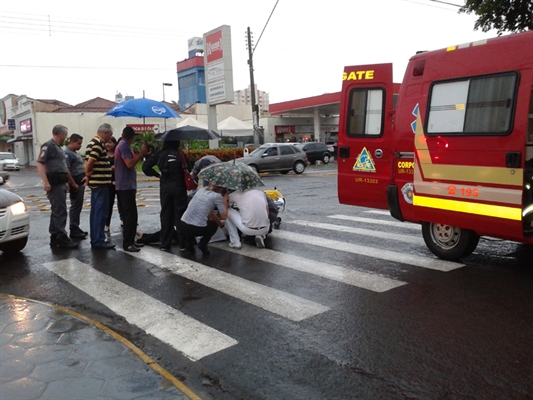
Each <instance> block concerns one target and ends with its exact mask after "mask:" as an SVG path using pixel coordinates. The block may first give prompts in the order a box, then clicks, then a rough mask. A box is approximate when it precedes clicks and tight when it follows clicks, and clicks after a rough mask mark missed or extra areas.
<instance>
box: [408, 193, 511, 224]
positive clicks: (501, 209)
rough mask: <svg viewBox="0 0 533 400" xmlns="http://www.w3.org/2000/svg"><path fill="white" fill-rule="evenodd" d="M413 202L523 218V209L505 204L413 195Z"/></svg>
mask: <svg viewBox="0 0 533 400" xmlns="http://www.w3.org/2000/svg"><path fill="white" fill-rule="evenodd" d="M413 204H414V205H415V206H419V207H428V208H436V209H439V210H448V211H456V212H462V213H466V214H476V215H485V216H487V217H495V218H504V219H511V220H515V221H521V220H522V209H521V208H514V207H505V206H494V205H490V204H480V203H470V202H468V201H459V200H448V199H437V198H434V197H425V196H418V195H414V196H413Z"/></svg>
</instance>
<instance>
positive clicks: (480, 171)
mask: <svg viewBox="0 0 533 400" xmlns="http://www.w3.org/2000/svg"><path fill="white" fill-rule="evenodd" d="M420 168H421V169H422V173H423V174H424V179H425V180H440V181H442V180H446V181H457V182H468V183H470V184H472V185H480V184H483V183H488V184H493V185H509V186H516V187H519V188H522V185H523V182H524V170H523V169H521V168H515V169H512V168H503V167H480V166H470V165H449V164H426V163H420Z"/></svg>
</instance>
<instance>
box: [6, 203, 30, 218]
mask: <svg viewBox="0 0 533 400" xmlns="http://www.w3.org/2000/svg"><path fill="white" fill-rule="evenodd" d="M9 209H10V210H11V214H13V215H20V214H24V213H25V212H27V211H28V209H27V208H26V204H24V202H22V201H19V202H18V203H15V204H12V205H11V206H9Z"/></svg>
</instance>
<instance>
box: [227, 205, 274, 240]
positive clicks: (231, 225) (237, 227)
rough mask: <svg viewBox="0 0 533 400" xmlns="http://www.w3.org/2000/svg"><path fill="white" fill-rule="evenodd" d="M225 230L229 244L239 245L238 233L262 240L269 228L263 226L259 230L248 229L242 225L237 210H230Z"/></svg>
mask: <svg viewBox="0 0 533 400" xmlns="http://www.w3.org/2000/svg"><path fill="white" fill-rule="evenodd" d="M226 228H227V230H228V234H229V241H230V242H231V243H240V242H241V239H240V238H239V231H241V232H242V233H243V234H244V235H247V236H263V238H264V237H265V236H266V235H267V234H268V231H269V229H270V226H265V227H264V228H261V229H252V228H248V227H246V226H245V225H244V224H243V223H242V218H241V214H239V212H238V211H237V210H234V209H233V208H230V209H229V211H228V219H227V220H226Z"/></svg>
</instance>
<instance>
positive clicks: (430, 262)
mask: <svg viewBox="0 0 533 400" xmlns="http://www.w3.org/2000/svg"><path fill="white" fill-rule="evenodd" d="M273 236H274V237H276V238H280V239H285V240H288V241H294V242H300V243H304V244H306V245H310V246H320V247H325V248H328V249H331V250H338V251H345V252H348V253H353V254H360V255H364V256H368V257H373V258H379V259H381V260H388V261H393V262H398V263H402V264H409V265H414V266H416V267H421V268H428V269H433V270H437V271H444V272H448V271H452V270H454V269H457V268H462V267H464V264H459V263H455V262H451V261H444V260H438V259H433V258H426V257H419V256H412V255H409V254H404V253H398V252H395V251H390V250H385V249H376V248H373V247H368V246H360V245H357V244H352V243H346V242H340V241H338V240H330V239H325V238H321V237H316V236H310V235H302V234H299V233H295V232H286V231H282V230H276V232H275V234H274V235H273Z"/></svg>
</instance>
